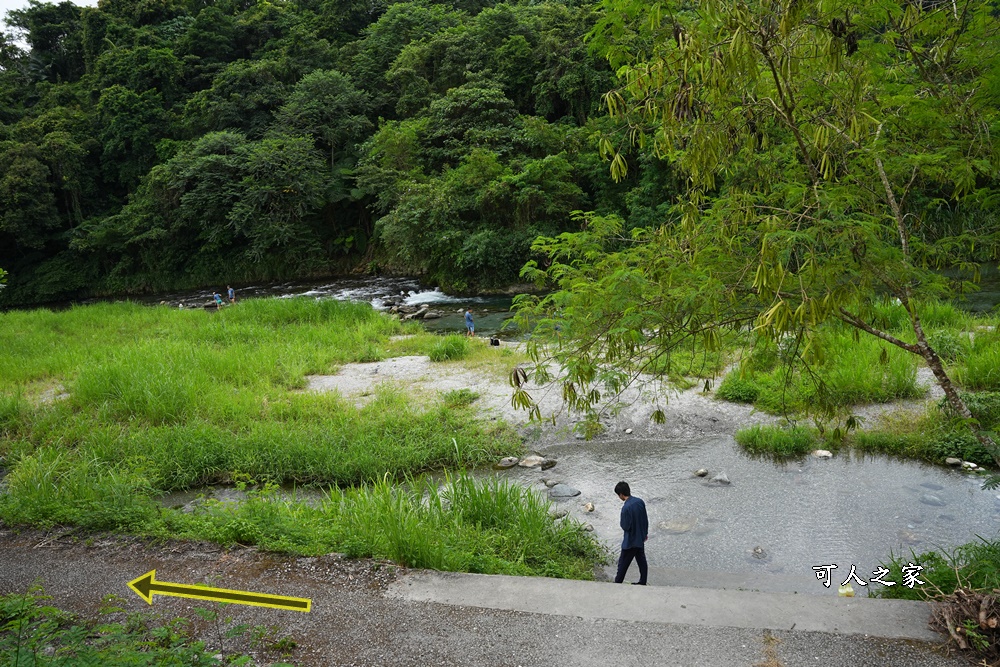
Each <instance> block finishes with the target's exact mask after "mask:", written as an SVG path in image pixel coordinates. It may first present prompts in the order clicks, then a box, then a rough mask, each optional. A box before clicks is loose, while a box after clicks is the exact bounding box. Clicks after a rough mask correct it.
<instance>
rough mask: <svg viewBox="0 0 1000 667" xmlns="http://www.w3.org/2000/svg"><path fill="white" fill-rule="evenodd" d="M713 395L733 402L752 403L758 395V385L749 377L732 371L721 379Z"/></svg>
mask: <svg viewBox="0 0 1000 667" xmlns="http://www.w3.org/2000/svg"><path fill="white" fill-rule="evenodd" d="M715 395H716V396H718V397H719V398H721V399H724V400H727V401H732V402H733V403H753V402H754V401H756V400H757V398H758V397H759V396H760V386H759V385H758V384H757V383H756V382H754V381H753V380H752V379H751V378H749V377H744V376H742V375H741V374H740V373H739V372H738V371H733V372H731V373H729V374H728V375H726V377H725V379H723V380H722V383H721V384H720V385H719V388H718V389H716V390H715Z"/></svg>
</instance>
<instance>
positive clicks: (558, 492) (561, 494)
mask: <svg viewBox="0 0 1000 667" xmlns="http://www.w3.org/2000/svg"><path fill="white" fill-rule="evenodd" d="M578 495H580V490H579V489H574V488H573V487H572V486H569V485H567V484H556V485H555V486H553V487H552V488H551V489H549V496H550V497H552V498H572V497H574V496H578Z"/></svg>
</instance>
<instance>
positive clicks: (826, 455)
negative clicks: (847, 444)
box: [812, 449, 833, 459]
mask: <svg viewBox="0 0 1000 667" xmlns="http://www.w3.org/2000/svg"><path fill="white" fill-rule="evenodd" d="M812 454H813V456H815V457H816V458H818V459H832V458H833V452H831V451H827V450H825V449H817V450H816V451H814V452H813V453H812Z"/></svg>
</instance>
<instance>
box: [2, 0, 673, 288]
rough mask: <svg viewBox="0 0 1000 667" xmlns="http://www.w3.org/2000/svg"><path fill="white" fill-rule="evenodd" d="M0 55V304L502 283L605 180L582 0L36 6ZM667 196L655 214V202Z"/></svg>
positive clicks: (649, 172)
mask: <svg viewBox="0 0 1000 667" xmlns="http://www.w3.org/2000/svg"><path fill="white" fill-rule="evenodd" d="M6 20H7V24H8V26H9V32H8V34H7V35H5V36H3V37H2V38H0V267H3V268H4V269H6V270H7V271H8V273H9V280H8V282H9V284H8V286H7V288H6V289H4V290H2V291H0V304H5V305H12V304H26V303H37V302H44V301H48V300H55V299H65V298H72V297H76V296H83V295H87V294H120V293H138V292H143V291H156V290H164V289H171V288H184V287H195V286H201V285H205V284H209V283H212V282H216V283H217V282H218V281H231V282H235V283H239V282H241V281H249V280H266V279H276V278H292V277H297V278H303V277H308V276H320V275H330V274H335V273H342V272H345V271H348V270H358V269H360V270H385V271H396V272H403V273H411V274H420V275H423V276H424V277H425V278H426V279H427V280H429V281H431V282H436V283H438V284H442V285H445V286H447V287H450V288H452V289H481V288H489V287H497V286H502V285H505V284H510V283H512V282H515V281H516V280H517V274H518V271H519V269H520V268H521V266H522V265H523V264H524V262H525V261H526V260H527V259H528V258H529V257H530V245H531V242H532V240H533V239H534V238H535V237H537V236H538V235H539V234H545V235H551V234H554V233H558V232H560V231H565V230H569V229H572V228H574V227H576V228H579V224H578V223H574V222H573V221H572V219H571V215H570V213H571V212H572V211H574V210H578V209H579V210H594V211H598V212H604V213H609V212H618V213H621V212H628V213H629V214H630V215H629V219H630V220H633V221H634V224H644V221H645V222H648V221H650V220H651V216H653V215H655V214H656V208H657V206H658V205H660V202H662V201H663V200H664V199H665V198H664V197H663V194H662V191H663V188H664V187H671V186H670V182H671V178H672V177H671V175H670V171H669V170H668V169H666V168H665V167H664V166H662V165H663V164H664V163H661V161H660V160H658V159H648V160H646V161H644V162H643V161H640V162H641V163H639V164H636V165H634V169H633V170H632V171H631V172H630V174H632V175H631V176H630V177H629V178H628V179H626V180H625V181H623V182H620V183H615V182H613V181H612V180H611V179H610V178H608V172H607V165H606V164H602V162H601V160H600V158H599V156H598V152H597V148H596V146H597V141H596V138H595V137H596V136H597V135H598V134H600V133H601V131H602V129H607V127H606V126H607V125H608V124H609V123H610V120H609V119H608V118H607V117H606V116H605V114H604V113H602V111H601V96H602V95H603V94H604V93H605V92H606V91H607V90H608V89H609V88H610V87H611V85H612V78H613V77H612V72H611V70H610V68H609V67H608V65H607V62H606V61H605V60H604V59H603V58H602V57H600V56H599V55H598V54H594V53H591V52H590V50H589V49H588V46H587V44H586V40H585V35H586V34H587V33H588V31H590V30H592V28H593V26H594V25H595V24H596V20H597V10H596V9H595V7H594V6H592V5H590V4H586V3H582V4H581V3H576V2H572V1H569V2H544V3H527V2H525V3H516V2H515V3H500V4H495V3H493V2H489V1H485V2H480V1H479V0H455V1H454V2H431V1H430V0H415V1H412V2H398V3H392V2H381V1H379V0H373V1H369V2H342V1H334V0H294V1H288V2H283V1H280V0H279V1H277V2H269V1H267V0H259V1H254V0H220V1H219V2H205V1H203V0H101V2H100V3H99V5H98V7H78V6H76V5H74V4H72V3H70V2H62V3H60V4H42V3H39V2H36V1H35V0H31V1H30V3H29V4H28V5H27V6H26V7H25V8H24V9H19V10H14V11H11V12H9V13H8V15H7V19H6ZM667 199H669V197H667Z"/></svg>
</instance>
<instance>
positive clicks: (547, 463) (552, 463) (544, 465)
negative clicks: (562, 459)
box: [539, 459, 557, 470]
mask: <svg viewBox="0 0 1000 667" xmlns="http://www.w3.org/2000/svg"><path fill="white" fill-rule="evenodd" d="M556 463H557V461H556V460H555V459H545V460H544V461H542V462H541V464H540V465H539V467H540V468H541V469H542V470H549V469H550V468H554V467H556Z"/></svg>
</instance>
